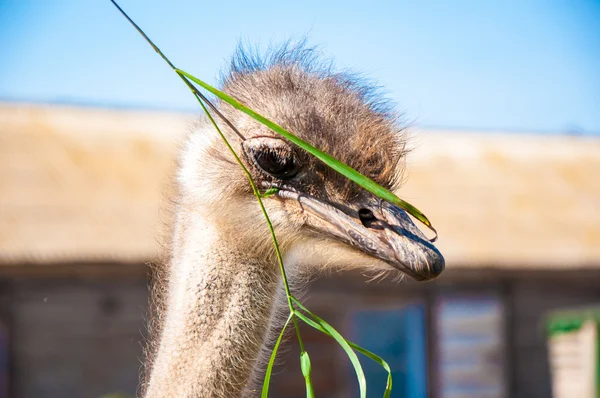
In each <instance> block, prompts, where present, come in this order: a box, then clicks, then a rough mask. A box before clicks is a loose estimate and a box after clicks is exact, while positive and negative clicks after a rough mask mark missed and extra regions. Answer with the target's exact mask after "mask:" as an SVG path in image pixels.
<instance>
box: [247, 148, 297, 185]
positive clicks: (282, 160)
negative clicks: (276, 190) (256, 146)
mask: <svg viewBox="0 0 600 398" xmlns="http://www.w3.org/2000/svg"><path fill="white" fill-rule="evenodd" d="M254 161H255V162H256V165H257V166H258V167H260V168H261V169H262V170H263V171H265V172H266V173H268V174H270V175H272V176H274V177H277V178H281V179H284V180H285V179H289V178H292V177H294V176H295V175H296V174H298V170H299V169H300V167H299V165H298V161H297V160H296V158H295V157H294V155H293V154H292V153H289V152H288V153H285V152H284V151H278V150H276V149H273V148H262V149H261V150H259V151H256V152H255V153H254Z"/></svg>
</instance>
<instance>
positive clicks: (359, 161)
mask: <svg viewBox="0 0 600 398" xmlns="http://www.w3.org/2000/svg"><path fill="white" fill-rule="evenodd" d="M223 91H225V92H227V93H228V94H229V95H231V96H233V97H234V98H236V99H237V100H239V101H240V102H242V103H244V104H245V105H247V106H249V107H250V108H252V109H254V110H256V111H257V112H259V113H260V114H262V115H264V116H266V117H267V118H269V119H271V120H273V121H274V122H275V123H277V124H279V125H281V126H282V127H284V128H285V129H287V130H288V131H291V132H292V133H294V134H296V135H297V136H299V137H300V138H302V139H304V140H305V141H307V142H309V143H311V144H312V145H314V146H316V147H317V148H319V149H321V150H323V151H325V152H328V153H329V154H331V155H333V156H334V157H335V158H337V159H339V160H341V161H342V162H344V163H346V164H348V165H349V166H351V167H352V168H354V169H356V170H357V171H359V172H360V173H362V174H364V175H366V176H368V177H370V178H371V179H373V180H375V181H376V182H377V183H379V184H380V185H382V186H384V187H386V188H388V189H390V190H397V189H398V188H399V182H400V180H401V176H402V169H403V164H404V155H405V152H406V151H405V148H406V142H405V139H406V137H405V134H404V132H403V130H402V129H401V128H400V127H399V124H398V118H397V116H396V114H395V113H394V112H393V111H392V110H391V108H390V107H389V106H388V105H387V104H386V103H385V102H384V101H381V100H380V98H379V96H377V95H375V94H376V93H375V92H374V90H373V89H372V88H370V87H368V86H367V85H365V84H363V82H361V81H360V80H357V79H354V78H352V77H351V76H349V75H347V74H339V73H333V72H331V69H330V68H329V67H324V66H323V65H319V64H317V63H316V62H315V57H314V56H313V51H312V50H310V49H306V48H304V47H302V46H299V47H297V48H290V47H284V48H283V49H282V50H279V51H276V52H273V53H272V54H271V55H270V56H267V57H266V58H262V59H261V58H258V57H256V56H252V55H248V54H247V53H245V52H243V51H238V53H237V55H236V56H235V57H234V60H233V62H232V67H231V70H230V72H229V73H228V74H227V76H226V77H225V78H224V82H223ZM219 107H220V109H221V111H222V112H223V114H224V115H225V116H226V117H227V118H228V119H229V120H230V121H231V122H232V123H233V125H234V126H236V127H237V129H238V130H239V132H240V133H241V134H242V135H243V136H244V138H245V139H240V137H238V136H237V135H236V134H234V132H233V131H231V130H229V129H228V128H227V127H226V126H224V125H223V123H220V124H221V125H222V129H223V131H224V133H225V134H226V136H227V137H228V139H229V141H230V142H231V144H232V146H233V148H234V150H235V151H236V152H237V153H238V154H239V155H240V158H241V159H242V161H243V162H244V163H245V165H246V167H247V168H248V170H249V171H250V172H251V174H252V177H253V178H254V180H255V182H256V184H257V186H258V187H259V188H260V189H261V190H263V191H264V190H266V189H268V188H270V187H275V188H278V189H279V190H278V192H277V193H276V194H274V195H273V196H270V197H268V198H266V199H264V204H265V207H266V209H267V211H268V214H269V215H270V218H271V220H272V222H273V225H274V228H275V232H276V234H277V238H278V241H279V243H280V246H281V249H282V253H283V255H284V259H286V260H288V262H289V263H293V264H302V266H303V267H308V268H309V269H314V268H328V269H331V268H362V269H365V270H371V271H375V272H378V273H380V272H382V271H383V272H385V271H390V272H393V273H397V272H400V273H403V274H406V275H408V276H410V277H412V278H414V279H417V280H428V279H432V278H435V277H437V276H438V275H439V274H440V273H441V272H442V270H443V268H444V259H443V257H442V256H441V254H440V253H439V251H438V250H437V249H436V248H435V247H434V246H433V245H432V244H431V243H430V242H429V241H428V240H427V239H426V237H425V236H424V235H423V234H422V233H421V232H420V231H419V229H418V228H417V227H416V226H415V224H414V223H413V222H412V221H411V219H410V217H409V216H408V215H407V214H406V213H405V212H404V210H402V209H400V208H398V207H396V206H394V205H391V204H389V203H387V202H385V201H382V200H380V199H379V198H377V197H376V196H374V195H372V194H371V193H369V192H368V191H366V190H364V189H362V188H361V187H360V186H358V185H356V184H355V183H353V182H351V181H349V180H347V179H346V178H345V177H343V176H341V175H339V174H337V173H336V172H335V171H333V170H331V169H329V168H328V167H327V166H325V165H324V164H323V163H321V162H320V161H319V160H317V159H316V158H314V157H312V156H310V155H309V154H307V153H305V152H304V151H303V150H301V149H299V148H298V147H295V146H294V145H293V144H292V143H290V142H288V141H286V140H285V139H283V138H281V137H280V136H278V135H277V134H276V133H274V132H272V131H270V130H269V129H268V128H266V127H265V126H263V125H262V124H260V123H258V122H256V121H254V120H253V119H251V118H249V117H248V116H246V115H244V114H242V113H241V112H238V111H236V110H234V109H232V108H230V107H229V105H227V104H224V103H221V104H219ZM217 121H218V119H217ZM218 122H219V121H218ZM185 148H186V149H185V153H184V156H183V160H182V161H183V165H182V166H183V167H181V170H182V171H181V173H180V175H179V182H180V186H181V187H182V189H183V190H184V191H185V192H186V195H185V197H187V198H191V201H192V203H189V204H190V206H192V208H194V209H196V210H197V211H202V212H203V216H204V218H205V219H206V220H207V222H209V223H211V224H214V225H215V226H217V227H218V228H219V229H220V230H221V231H223V232H225V233H226V234H227V236H230V237H232V238H233V239H231V241H234V242H236V244H239V245H243V246H240V247H244V248H245V249H246V250H249V251H255V252H256V255H265V256H268V255H270V254H272V253H273V252H272V250H273V247H272V243H271V240H270V237H269V233H268V229H267V226H266V224H265V220H264V216H263V214H262V213H261V211H260V208H259V207H258V204H257V202H256V198H255V197H254V195H253V193H252V190H251V187H250V185H249V183H248V180H247V176H246V175H245V174H244V171H243V170H242V169H241V168H240V167H239V165H238V164H237V163H236V162H235V161H234V159H233V158H232V156H231V153H230V152H229V151H228V150H227V148H226V147H225V145H224V143H223V142H222V140H221V138H220V137H219V136H218V134H217V132H216V131H215V130H214V128H213V127H212V126H211V125H210V124H209V123H208V121H201V122H199V124H198V126H197V128H196V130H195V132H194V133H193V134H191V135H190V137H189V140H188V145H186V147H185ZM289 260H292V261H289Z"/></svg>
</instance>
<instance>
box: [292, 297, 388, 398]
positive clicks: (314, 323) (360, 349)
mask: <svg viewBox="0 0 600 398" xmlns="http://www.w3.org/2000/svg"><path fill="white" fill-rule="evenodd" d="M292 301H293V302H294V304H295V305H297V306H298V307H299V308H300V309H301V310H302V311H305V312H306V313H307V314H308V315H310V316H311V317H313V318H314V319H316V320H319V321H321V323H326V322H325V321H324V320H322V319H321V318H319V317H318V316H317V315H315V314H313V313H312V312H310V310H309V309H308V308H306V307H305V306H304V305H302V303H300V302H299V301H298V299H296V298H295V297H293V296H292ZM301 315H302V316H304V314H302V313H300V312H296V316H298V317H299V318H300V319H302V321H303V322H305V323H306V324H307V325H309V326H311V327H313V328H315V329H317V330H319V331H320V332H323V333H325V334H327V335H329V336H331V334H330V333H329V332H328V330H327V329H326V328H325V327H323V326H322V325H321V323H319V322H317V321H313V320H312V319H310V318H308V317H306V319H304V318H303V317H301ZM331 337H333V336H331ZM344 340H345V339H344ZM345 341H346V342H347V343H348V345H349V346H350V347H352V348H353V349H355V350H356V351H358V352H360V353H361V354H363V355H364V356H366V357H368V358H369V359H371V360H373V361H374V362H377V363H378V364H379V365H381V367H382V368H383V369H385V371H386V372H387V374H388V376H387V384H386V386H385V391H384V393H383V397H384V398H389V397H390V395H391V393H392V369H391V368H390V365H388V363H387V362H386V361H385V360H383V358H381V357H380V356H379V355H376V354H374V353H372V352H371V351H369V350H367V349H366V348H363V347H361V346H359V345H358V344H356V343H353V342H351V341H348V340H345Z"/></svg>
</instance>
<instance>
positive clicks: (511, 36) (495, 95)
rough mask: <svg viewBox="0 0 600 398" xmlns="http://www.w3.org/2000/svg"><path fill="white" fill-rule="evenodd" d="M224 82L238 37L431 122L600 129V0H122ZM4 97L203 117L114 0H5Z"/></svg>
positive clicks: (0, 37) (0, 43)
mask: <svg viewBox="0 0 600 398" xmlns="http://www.w3.org/2000/svg"><path fill="white" fill-rule="evenodd" d="M120 4H121V6H122V7H123V8H124V9H125V10H126V11H127V12H128V13H129V14H130V15H131V16H132V17H133V18H134V19H135V20H136V21H137V22H138V23H139V24H140V25H141V26H142V27H143V28H144V29H145V30H146V32H147V33H148V34H149V35H150V36H151V37H152V38H153V39H154V40H155V42H156V43H157V44H158V45H159V46H160V47H161V48H162V49H163V50H164V51H165V52H166V53H167V55H168V56H169V57H170V58H171V60H172V61H173V62H174V63H175V64H176V65H177V66H179V67H180V68H182V69H184V70H187V71H189V72H191V73H193V74H195V75H196V76H198V77H200V78H203V79H205V80H207V81H208V82H211V83H215V82H216V81H217V78H218V72H219V70H220V69H221V68H222V67H223V66H225V65H226V63H227V59H228V57H229V55H230V54H231V52H232V51H233V49H234V47H235V45H236V43H237V41H238V40H240V39H243V40H247V41H248V42H251V43H257V44H260V45H262V46H266V45H268V44H269V43H270V42H274V43H277V42H281V41H283V40H284V39H286V38H289V37H301V36H303V35H305V36H307V37H308V39H309V43H310V44H314V45H319V46H321V50H322V52H323V53H324V54H325V55H326V56H327V57H331V58H333V59H334V60H335V64H336V65H337V66H338V67H339V68H344V69H345V68H349V69H352V70H355V71H358V72H361V73H363V74H364V75H366V76H368V77H370V78H372V79H374V80H375V81H377V82H378V83H379V84H380V85H382V86H383V87H384V88H385V90H386V91H387V93H388V95H389V97H391V98H392V99H393V100H394V101H395V102H396V103H397V105H398V107H399V108H400V109H401V110H403V111H404V112H405V115H406V119H407V120H408V121H410V122H412V123H413V124H416V125H418V126H421V127H442V128H453V129H472V130H509V131H523V132H547V133H561V132H571V133H573V132H574V133H581V134H597V135H598V134H600V2H599V1H592V0H587V1H586V0H564V1H551V0H547V1H535V0H529V1H519V0H513V1H461V0H456V1H411V2H408V1H388V2H365V1H361V2H357V1H343V2H342V1H339V2H338V1H323V0H321V1H294V2H292V1H290V2H284V1H259V0H255V1H253V2H222V1H221V2H219V1H211V2H207V1H197V0H196V1H192V0H189V1H188V0H172V1H165V0H162V1H154V0H146V1H143V0H121V1H120ZM0 60H1V62H0V99H4V100H19V101H36V102H39V101H42V102H67V103H82V104H97V105H103V106H111V107H141V108H167V109H176V110H191V111H198V108H197V105H196V103H195V102H194V101H195V100H194V98H193V97H192V96H191V95H190V94H189V92H188V91H187V89H186V88H185V86H183V84H182V83H181V82H180V81H179V80H178V79H177V77H176V76H175V75H174V74H173V72H171V71H170V70H169V69H168V67H167V66H166V65H165V64H163V62H162V61H161V60H160V59H159V58H158V57H157V56H156V54H155V53H154V52H153V51H152V50H151V49H150V48H149V47H148V46H147V45H146V44H145V43H144V42H143V40H142V39H141V38H140V37H139V36H138V35H137V33H136V32H135V31H134V30H133V29H132V28H131V27H130V26H129V25H128V24H127V23H126V21H125V20H124V19H123V18H122V17H121V16H120V15H119V14H118V13H117V11H116V10H115V9H114V8H113V6H112V5H111V4H110V2H109V1H108V0H95V1H91V0H53V1H50V0H48V1H44V0H0Z"/></svg>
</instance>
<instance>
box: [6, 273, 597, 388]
mask: <svg viewBox="0 0 600 398" xmlns="http://www.w3.org/2000/svg"><path fill="white" fill-rule="evenodd" d="M598 286H600V271H599V272H595V271H587V272H586V273H585V274H582V273H578V272H561V273H543V274H542V273H527V272H521V273H513V274H506V273H502V272H498V273H492V274H490V273H486V275H474V276H473V275H472V276H470V277H469V278H468V279H467V278H457V277H453V276H450V277H449V278H446V279H442V281H439V282H433V283H426V284H417V283H412V282H402V283H401V284H394V283H388V282H383V283H370V284H365V283H364V277H363V276H361V275H355V276H346V277H339V276H336V277H335V278H324V279H320V280H318V281H317V282H316V283H315V284H314V285H313V287H312V288H311V289H310V290H309V291H308V292H307V294H306V297H305V299H304V301H305V303H306V304H307V305H308V306H309V308H311V310H313V311H314V312H315V313H317V314H319V315H321V316H322V317H324V318H325V319H326V320H327V321H328V322H330V323H331V324H332V325H334V326H335V327H337V328H338V329H339V330H340V331H341V332H342V333H343V334H345V335H346V336H348V337H352V335H353V334H354V332H353V330H352V326H351V323H350V319H351V316H352V314H353V313H355V312H356V311H368V310H369V309H378V310H381V309H389V310H395V309H398V310H401V309H402V308H404V307H406V306H407V305H411V304H415V303H417V304H418V303H421V304H423V305H424V308H426V319H427V323H426V325H427V327H428V329H429V331H428V333H427V345H428V352H427V354H426V355H427V358H428V359H429V366H428V377H427V379H428V381H429V386H428V391H429V396H431V397H433V398H442V397H443V395H442V394H441V391H440V389H439V385H440V383H439V381H440V375H439V374H438V371H437V369H438V368H437V366H436V365H437V361H439V358H438V355H437V354H436V352H437V348H436V344H438V342H437V341H436V334H435V333H434V332H433V331H434V328H435V327H436V312H435V311H436V310H435V309H436V303H437V302H438V301H439V300H440V297H443V296H445V295H455V296H456V295H462V296H469V297H475V298H476V297H477V295H482V294H483V295H485V294H491V295H495V296H496V297H499V298H500V300H501V302H502V305H503V307H504V309H505V315H504V317H505V318H504V319H505V322H504V327H505V330H504V332H503V335H504V336H505V337H504V339H505V342H504V344H505V348H506V352H505V354H506V355H505V358H504V360H505V369H504V370H505V373H506V374H505V375H504V376H503V377H504V378H505V380H506V381H505V387H506V397H507V398H508V397H510V398H549V397H550V379H549V370H548V362H547V355H546V335H545V331H544V329H543V319H544V316H545V313H546V312H547V311H549V310H553V309H556V308H563V307H576V306H581V305H588V304H592V303H598V302H600V288H598ZM146 309H147V288H146V277H145V274H144V273H143V272H136V273H129V274H128V273H114V274H109V275H96V274H94V275H87V276H86V274H85V273H78V274H77V275H71V274H69V273H63V274H60V275H44V276H35V275H34V274H31V273H30V274H27V275H18V276H6V275H5V276H4V277H3V278H1V279H0V321H1V323H2V324H3V325H4V326H5V327H6V329H7V330H8V340H9V391H10V394H9V395H8V394H6V393H2V391H0V398H1V397H2V396H11V397H15V398H29V397H32V398H33V397H36V398H37V397H50V398H52V397H57V398H58V397H60V398H62V397H102V396H103V395H105V394H109V393H118V392H120V393H126V394H129V395H131V396H133V395H134V394H135V393H136V389H137V385H138V380H139V372H140V369H141V364H142V358H143V351H142V347H143V342H144V335H145V329H144V317H145V314H146ZM385 327H386V325H384V324H382V325H370V328H371V329H372V331H373V332H372V333H375V334H376V333H377V330H378V328H385ZM302 330H303V336H304V340H305V343H306V345H307V347H308V350H309V352H310V354H311V359H312V363H313V378H314V382H315V386H316V391H317V394H318V396H320V397H334V398H342V397H348V396H353V395H352V392H353V391H354V390H355V386H354V384H355V381H354V380H352V377H353V376H352V370H351V368H350V366H349V364H348V362H347V360H346V359H345V356H344V353H343V352H342V351H341V350H340V349H339V348H338V347H337V346H336V345H335V344H334V343H332V341H331V340H330V339H328V338H327V337H325V336H323V335H322V334H320V333H316V332H314V331H313V330H311V329H309V328H306V327H304V328H303V329H302ZM298 354H299V353H298V350H297V344H296V343H295V342H293V341H292V342H290V343H288V344H287V345H286V347H285V348H284V351H282V355H281V357H280V360H279V361H278V366H277V369H276V374H275V375H274V378H273V389H272V391H273V395H272V396H273V397H289V398H294V397H304V392H303V388H304V381H303V379H302V376H301V373H300V369H299V361H298ZM405 398H410V397H405Z"/></svg>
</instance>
